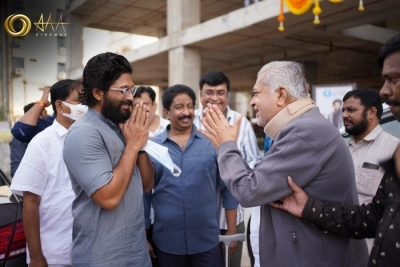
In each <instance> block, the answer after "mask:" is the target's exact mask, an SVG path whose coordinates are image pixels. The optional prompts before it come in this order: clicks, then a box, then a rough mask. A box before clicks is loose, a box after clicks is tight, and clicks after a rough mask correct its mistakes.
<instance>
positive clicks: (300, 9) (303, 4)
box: [285, 0, 313, 15]
mask: <svg viewBox="0 0 400 267" xmlns="http://www.w3.org/2000/svg"><path fill="white" fill-rule="evenodd" d="M285 3H286V6H287V7H288V8H289V10H290V12H291V13H293V14H295V15H302V14H304V13H306V12H307V11H308V10H309V9H310V7H311V5H312V3H313V0H285Z"/></svg>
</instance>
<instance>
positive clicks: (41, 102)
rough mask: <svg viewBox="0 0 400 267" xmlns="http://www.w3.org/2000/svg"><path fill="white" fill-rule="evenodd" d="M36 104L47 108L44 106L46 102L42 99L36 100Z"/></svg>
mask: <svg viewBox="0 0 400 267" xmlns="http://www.w3.org/2000/svg"><path fill="white" fill-rule="evenodd" d="M35 104H38V105H40V106H42V109H44V108H45V106H44V102H43V101H42V100H38V101H36V102H35Z"/></svg>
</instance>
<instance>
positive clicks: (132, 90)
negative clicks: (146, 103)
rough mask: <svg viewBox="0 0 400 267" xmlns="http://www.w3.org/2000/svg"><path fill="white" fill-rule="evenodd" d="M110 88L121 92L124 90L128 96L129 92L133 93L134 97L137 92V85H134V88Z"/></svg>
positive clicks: (125, 95)
mask: <svg viewBox="0 0 400 267" xmlns="http://www.w3.org/2000/svg"><path fill="white" fill-rule="evenodd" d="M110 90H113V91H120V92H122V93H123V94H124V97H128V96H129V93H131V94H132V97H134V96H135V94H136V90H137V87H135V86H134V87H132V88H112V87H111V88H110Z"/></svg>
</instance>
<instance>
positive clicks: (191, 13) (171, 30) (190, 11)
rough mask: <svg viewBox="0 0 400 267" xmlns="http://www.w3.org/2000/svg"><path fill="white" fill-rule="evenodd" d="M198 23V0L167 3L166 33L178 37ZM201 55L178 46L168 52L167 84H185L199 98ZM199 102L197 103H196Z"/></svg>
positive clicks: (192, 49) (196, 51)
mask: <svg viewBox="0 0 400 267" xmlns="http://www.w3.org/2000/svg"><path fill="white" fill-rule="evenodd" d="M199 23H200V0H190V1H187V0H168V1H167V33H168V35H169V36H174V35H175V36H180V35H181V32H182V30H184V29H186V28H187V27H190V26H193V25H196V24H199ZM200 75H201V54H200V51H199V50H197V49H194V48H188V47H183V46H179V47H176V48H173V49H171V50H169V51H168V84H169V85H170V86H171V85H174V84H178V83H179V84H185V85H187V86H189V87H190V88H192V89H193V90H194V91H195V92H196V95H197V96H198V97H199V91H200V90H199V85H198V83H199V79H200ZM197 102H199V101H197Z"/></svg>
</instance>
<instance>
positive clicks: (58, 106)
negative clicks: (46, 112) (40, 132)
mask: <svg viewBox="0 0 400 267" xmlns="http://www.w3.org/2000/svg"><path fill="white" fill-rule="evenodd" d="M54 104H55V106H56V110H57V114H61V113H63V112H64V108H63V104H62V102H61V100H56V102H54Z"/></svg>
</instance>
